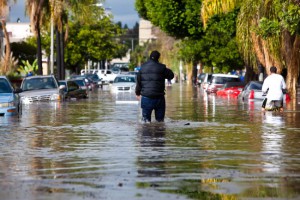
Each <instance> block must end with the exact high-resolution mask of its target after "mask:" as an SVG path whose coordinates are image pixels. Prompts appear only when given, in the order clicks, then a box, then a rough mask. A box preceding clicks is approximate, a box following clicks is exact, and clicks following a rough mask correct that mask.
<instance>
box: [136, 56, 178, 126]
mask: <svg viewBox="0 0 300 200" xmlns="http://www.w3.org/2000/svg"><path fill="white" fill-rule="evenodd" d="M159 57H160V53H159V52H158V51H152V52H151V54H150V58H149V60H148V61H147V62H145V63H144V64H143V65H142V66H141V69H140V71H139V73H138V74H137V83H136V88H135V94H136V96H137V99H138V100H141V108H142V116H143V118H142V121H143V122H151V113H152V111H153V110H154V111H155V119H156V121H158V122H163V121H164V118H165V111H166V101H165V80H166V79H173V78H174V73H173V72H172V70H170V69H168V68H167V67H166V65H164V64H161V63H159V62H158V60H159Z"/></svg>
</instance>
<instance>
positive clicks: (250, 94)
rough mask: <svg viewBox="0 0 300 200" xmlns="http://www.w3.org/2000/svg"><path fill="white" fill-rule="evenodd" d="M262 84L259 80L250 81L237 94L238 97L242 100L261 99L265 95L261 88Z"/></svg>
mask: <svg viewBox="0 0 300 200" xmlns="http://www.w3.org/2000/svg"><path fill="white" fill-rule="evenodd" d="M262 85H263V82H261V81H250V82H249V83H248V84H247V85H246V86H245V87H244V88H243V90H242V91H241V93H240V94H239V95H238V99H240V100H242V101H248V100H263V99H264V98H265V96H264V94H263V92H262V90H261V89H262Z"/></svg>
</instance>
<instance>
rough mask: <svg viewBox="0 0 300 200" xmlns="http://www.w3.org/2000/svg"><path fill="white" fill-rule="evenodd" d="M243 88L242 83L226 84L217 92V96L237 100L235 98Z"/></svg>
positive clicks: (243, 84)
mask: <svg viewBox="0 0 300 200" xmlns="http://www.w3.org/2000/svg"><path fill="white" fill-rule="evenodd" d="M244 87H245V83H244V82H227V83H225V85H224V86H223V88H221V89H220V90H218V91H217V93H216V94H217V96H224V97H233V98H237V96H238V95H239V94H240V93H241V91H242V90H243V88H244Z"/></svg>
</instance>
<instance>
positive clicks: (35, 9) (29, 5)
mask: <svg viewBox="0 0 300 200" xmlns="http://www.w3.org/2000/svg"><path fill="white" fill-rule="evenodd" d="M45 2H46V1H45V0H26V10H27V13H28V14H29V17H30V23H31V27H32V31H33V32H34V34H35V36H36V40H37V63H38V74H40V75H42V74H43V66H42V42H41V24H42V19H43V14H44V11H43V9H44V7H45V6H46V3H47V2H46V3H45Z"/></svg>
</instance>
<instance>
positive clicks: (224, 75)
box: [212, 74, 239, 78]
mask: <svg viewBox="0 0 300 200" xmlns="http://www.w3.org/2000/svg"><path fill="white" fill-rule="evenodd" d="M212 76H218V77H230V78H238V77H239V76H238V75H232V74H212Z"/></svg>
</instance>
